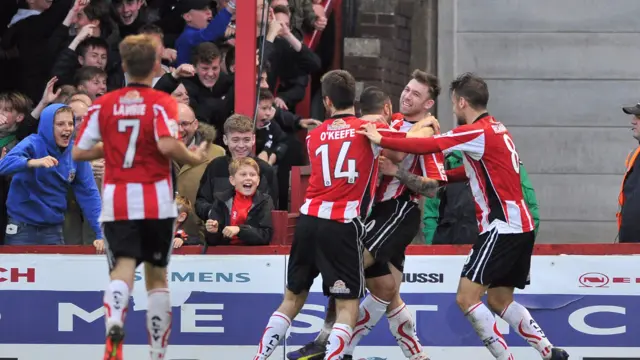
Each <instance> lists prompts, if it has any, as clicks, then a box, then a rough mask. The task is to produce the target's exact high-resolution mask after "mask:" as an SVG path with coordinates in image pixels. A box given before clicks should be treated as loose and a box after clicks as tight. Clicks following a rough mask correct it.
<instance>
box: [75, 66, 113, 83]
mask: <svg viewBox="0 0 640 360" xmlns="http://www.w3.org/2000/svg"><path fill="white" fill-rule="evenodd" d="M96 76H99V77H103V78H105V79H106V78H107V73H106V72H105V71H104V70H102V69H100V68H99V67H97V66H83V67H81V68H80V69H78V71H76V76H75V84H76V86H78V85H81V84H83V83H84V82H87V81H89V80H91V79H93V78H95V77H96Z"/></svg>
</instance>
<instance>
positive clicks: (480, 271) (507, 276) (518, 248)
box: [461, 228, 535, 289]
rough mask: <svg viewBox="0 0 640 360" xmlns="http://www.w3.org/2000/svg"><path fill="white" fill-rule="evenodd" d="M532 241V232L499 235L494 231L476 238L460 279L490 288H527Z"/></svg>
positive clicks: (495, 229) (533, 241)
mask: <svg viewBox="0 0 640 360" xmlns="http://www.w3.org/2000/svg"><path fill="white" fill-rule="evenodd" d="M534 243H535V237H534V233H533V231H531V232H527V233H522V234H499V233H498V229H497V228H493V229H492V230H489V231H487V232H485V233H483V234H480V235H479V236H478V241H476V243H475V244H474V245H473V248H472V249H471V252H470V253H469V257H467V260H466V262H465V263H464V267H463V268H462V275H461V277H466V278H467V279H469V280H471V281H473V282H475V283H477V284H480V285H485V286H489V287H490V288H493V287H501V286H504V287H513V288H518V289H524V288H525V287H526V286H527V285H529V269H530V267H531V255H532V254H533V245H534Z"/></svg>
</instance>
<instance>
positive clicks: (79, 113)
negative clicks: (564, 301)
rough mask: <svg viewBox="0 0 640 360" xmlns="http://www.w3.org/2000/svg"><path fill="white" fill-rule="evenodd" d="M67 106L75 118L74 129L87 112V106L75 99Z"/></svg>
mask: <svg viewBox="0 0 640 360" xmlns="http://www.w3.org/2000/svg"><path fill="white" fill-rule="evenodd" d="M69 107H70V108H71V110H73V118H74V120H75V124H76V125H75V126H76V129H77V128H78V127H79V126H80V124H82V120H83V118H84V116H85V115H87V112H89V107H88V106H87V104H85V103H84V102H83V101H82V100H75V101H71V102H70V103H69Z"/></svg>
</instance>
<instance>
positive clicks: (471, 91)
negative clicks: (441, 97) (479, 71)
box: [449, 73, 489, 110]
mask: <svg viewBox="0 0 640 360" xmlns="http://www.w3.org/2000/svg"><path fill="white" fill-rule="evenodd" d="M449 92H450V93H451V95H455V96H457V97H461V98H463V99H465V100H467V102H468V103H469V105H470V106H471V107H472V108H474V109H476V110H481V109H486V108H487V104H488V103H489V87H488V86H487V83H486V82H485V81H484V80H483V79H482V78H481V77H479V76H478V75H476V74H474V73H464V74H462V75H460V76H458V78H457V79H455V80H453V81H452V82H451V86H450V87H449Z"/></svg>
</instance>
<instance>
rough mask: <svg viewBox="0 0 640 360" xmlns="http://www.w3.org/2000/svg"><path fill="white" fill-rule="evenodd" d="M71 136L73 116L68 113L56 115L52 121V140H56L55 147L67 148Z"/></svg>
mask: <svg viewBox="0 0 640 360" xmlns="http://www.w3.org/2000/svg"><path fill="white" fill-rule="evenodd" d="M71 135H73V114H71V113H70V112H61V113H59V114H57V115H56V117H55V119H54V120H53V138H54V139H55V140H56V145H58V146H60V147H67V146H69V142H70V141H71Z"/></svg>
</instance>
